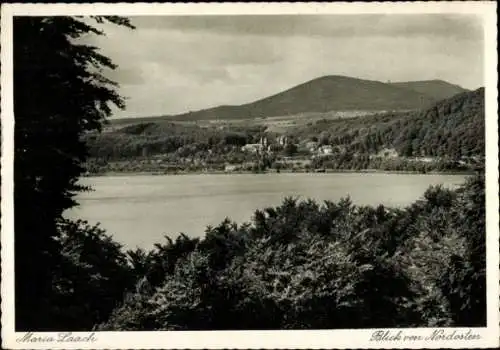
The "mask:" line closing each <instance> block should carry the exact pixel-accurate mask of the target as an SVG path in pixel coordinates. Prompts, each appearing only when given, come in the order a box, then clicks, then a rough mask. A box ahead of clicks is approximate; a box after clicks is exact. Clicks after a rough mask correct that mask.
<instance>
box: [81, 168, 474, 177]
mask: <svg viewBox="0 0 500 350" xmlns="http://www.w3.org/2000/svg"><path fill="white" fill-rule="evenodd" d="M373 173H376V174H392V175H397V174H399V175H473V174H474V173H475V172H474V171H472V170H467V171H465V170H464V171H428V172H425V173H423V172H419V171H409V170H380V169H361V170H352V169H345V170H342V169H326V170H325V171H306V170H302V169H301V170H294V171H292V170H289V169H286V170H280V171H279V172H277V171H275V170H271V171H269V170H266V171H259V172H255V171H224V170H208V171H177V172H161V171H130V172H128V171H109V172H104V173H89V174H86V175H84V177H101V176H103V177H106V176H175V175H245V174H246V175H250V174H253V175H265V174H373Z"/></svg>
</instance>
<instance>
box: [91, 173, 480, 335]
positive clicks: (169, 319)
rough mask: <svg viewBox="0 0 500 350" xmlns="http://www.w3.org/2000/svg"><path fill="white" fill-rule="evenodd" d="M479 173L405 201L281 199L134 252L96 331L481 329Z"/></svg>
mask: <svg viewBox="0 0 500 350" xmlns="http://www.w3.org/2000/svg"><path fill="white" fill-rule="evenodd" d="M484 225H485V209H484V176H476V177H474V178H471V179H469V180H468V181H467V183H466V184H465V185H464V186H462V187H461V188H459V189H458V190H456V191H452V190H447V189H443V188H441V187H431V188H429V189H428V190H427V191H426V192H425V195H424V197H423V198H422V199H421V200H419V201H417V202H415V203H414V204H412V205H411V206H409V207H407V208H405V209H394V208H387V207H384V206H378V207H370V206H356V205H353V204H352V203H351V202H350V200H349V199H343V200H341V201H339V202H338V203H332V202H325V203H324V204H323V205H318V204H317V203H316V202H314V201H303V202H298V201H296V200H294V199H290V198H289V199H286V200H285V201H284V202H283V204H282V205H281V206H279V207H276V208H267V209H265V210H263V211H256V213H255V216H254V219H253V222H252V223H251V224H244V225H241V226H238V225H237V224H235V223H232V222H230V221H229V220H226V221H224V222H222V223H221V224H220V225H219V226H217V227H209V228H208V229H207V231H206V236H205V238H204V239H202V240H199V239H190V238H188V237H186V236H181V237H179V238H178V239H177V240H176V241H171V240H169V241H168V242H167V243H166V244H164V245H160V244H159V245H156V248H155V249H154V250H153V251H151V252H144V251H142V250H137V251H134V252H129V253H128V255H129V258H130V259H131V263H132V266H133V267H132V271H135V272H133V273H135V278H136V280H137V284H136V288H135V290H133V291H130V292H129V293H128V294H127V296H126V297H125V299H124V301H123V303H122V305H121V306H119V307H118V308H116V309H115V310H114V311H113V313H112V315H111V317H110V319H109V320H108V321H107V322H105V323H103V324H101V325H99V327H98V329H101V330H201V329H278V328H280V329H312V328H316V329H318V328H362V327H363V328H366V327H410V326H413V327H416V326H479V325H485V322H486V320H485V312H486V311H485V310H486V307H485V298H486V295H485V226H484Z"/></svg>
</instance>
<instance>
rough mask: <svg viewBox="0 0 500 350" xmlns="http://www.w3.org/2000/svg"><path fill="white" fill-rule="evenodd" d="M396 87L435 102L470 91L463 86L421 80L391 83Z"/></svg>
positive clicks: (439, 81)
mask: <svg viewBox="0 0 500 350" xmlns="http://www.w3.org/2000/svg"><path fill="white" fill-rule="evenodd" d="M391 85H394V86H396V87H402V88H406V89H409V90H413V91H416V92H419V93H422V94H425V95H427V96H429V97H431V98H433V99H435V100H444V99H446V98H450V97H452V96H455V95H458V94H460V93H462V92H467V91H469V90H467V89H464V88H463V87H461V86H458V85H454V84H450V83H448V82H447V81H444V80H421V81H405V82H395V83H391Z"/></svg>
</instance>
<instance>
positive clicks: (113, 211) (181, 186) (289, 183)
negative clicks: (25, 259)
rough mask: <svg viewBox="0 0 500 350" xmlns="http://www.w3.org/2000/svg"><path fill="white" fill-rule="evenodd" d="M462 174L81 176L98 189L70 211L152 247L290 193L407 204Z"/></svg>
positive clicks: (128, 243)
mask: <svg viewBox="0 0 500 350" xmlns="http://www.w3.org/2000/svg"><path fill="white" fill-rule="evenodd" d="M465 178H466V176H465V175H434V174H433V175H408V174H382V173H364V174H363V173H337V174H311V173H300V174H293V173H288V174H231V175H225V174H220V175H204V174H201V175H199V174H196V175H195V174H193V175H166V176H154V175H144V176H142V175H132V176H102V177H87V178H82V179H81V181H80V183H82V184H84V185H90V186H92V188H93V189H94V191H93V192H89V193H82V194H80V195H79V196H78V197H77V200H78V202H79V203H80V206H79V207H77V208H74V209H72V210H71V211H70V212H69V213H67V214H66V216H67V217H70V218H81V219H85V220H88V221H89V223H91V224H95V223H97V222H100V223H101V227H102V228H104V229H106V230H107V233H108V234H110V235H112V236H113V237H114V239H115V240H117V241H119V242H120V243H122V244H123V245H124V246H125V247H126V248H135V247H143V248H146V249H149V248H151V247H152V246H153V244H154V243H157V242H161V241H162V240H163V236H164V235H168V236H170V237H173V238H174V237H176V236H177V235H178V234H179V233H180V232H184V233H185V234H187V235H189V236H193V237H194V236H203V235H204V230H205V227H206V226H207V225H217V224H219V223H220V222H221V221H222V220H223V219H224V218H225V217H229V218H231V219H232V220H233V221H236V222H237V223H242V222H245V221H249V220H250V219H251V217H252V215H253V213H254V211H255V209H263V208H265V207H268V206H275V205H279V204H280V203H281V202H282V199H283V198H284V197H285V196H298V197H300V198H302V199H305V198H313V199H316V200H319V201H323V200H331V201H336V200H338V199H340V198H341V197H345V196H347V195H350V197H351V199H352V200H353V202H354V203H356V204H362V205H367V204H369V205H376V204H385V205H388V206H405V205H408V204H410V203H411V202H413V201H415V200H416V199H418V198H420V197H421V196H422V195H423V193H424V191H425V190H426V189H427V188H428V187H429V186H430V185H438V184H442V185H444V186H445V187H449V188H454V187H456V186H458V185H460V184H462V183H463V182H464V181H465Z"/></svg>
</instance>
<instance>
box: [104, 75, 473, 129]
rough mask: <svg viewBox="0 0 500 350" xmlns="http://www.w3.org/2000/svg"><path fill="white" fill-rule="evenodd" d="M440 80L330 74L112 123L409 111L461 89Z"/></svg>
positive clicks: (426, 105) (425, 105)
mask: <svg viewBox="0 0 500 350" xmlns="http://www.w3.org/2000/svg"><path fill="white" fill-rule="evenodd" d="M463 91H464V89H462V88H460V87H458V86H455V85H452V84H449V83H447V82H444V81H437V80H436V81H422V82H405V83H383V82H380V81H373V80H363V79H357V78H351V77H346V76H338V75H330V76H324V77H321V78H317V79H313V80H311V81H308V82H306V83H303V84H300V85H298V86H295V87H293V88H291V89H288V90H286V91H283V92H280V93H278V94H275V95H272V96H269V97H266V98H263V99H261V100H258V101H255V102H251V103H247V104H243V105H238V106H228V105H226V106H218V107H214V108H209V109H203V110H199V111H193V112H189V113H183V114H178V115H166V116H156V117H148V118H140V119H135V120H134V119H133V118H127V119H121V120H114V121H112V123H114V124H129V123H131V122H134V121H135V122H137V121H138V120H140V121H141V122H146V121H148V122H156V121H159V120H161V119H169V120H183V121H194V120H230V119H232V120H234V119H253V118H262V117H277V116H293V115H297V114H301V113H307V112H320V113H321V112H329V111H394V110H413V109H419V108H424V107H428V106H430V105H431V104H432V103H434V102H436V101H437V100H440V99H442V98H443V96H444V98H447V97H450V96H451V95H454V94H455V92H457V93H458V92H463Z"/></svg>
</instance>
